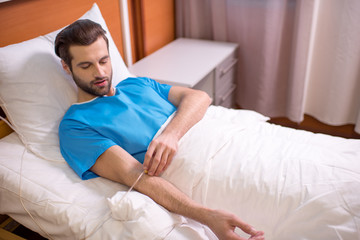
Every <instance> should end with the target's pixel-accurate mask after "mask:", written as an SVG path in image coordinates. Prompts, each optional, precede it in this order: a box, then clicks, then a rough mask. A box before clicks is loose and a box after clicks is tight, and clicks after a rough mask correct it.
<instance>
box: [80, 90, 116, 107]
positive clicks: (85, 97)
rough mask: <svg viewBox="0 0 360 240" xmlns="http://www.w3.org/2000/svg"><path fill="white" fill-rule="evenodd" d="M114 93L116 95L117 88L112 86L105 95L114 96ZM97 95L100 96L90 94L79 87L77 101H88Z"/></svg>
mask: <svg viewBox="0 0 360 240" xmlns="http://www.w3.org/2000/svg"><path fill="white" fill-rule="evenodd" d="M114 95H115V88H114V87H111V88H110V91H109V93H108V94H106V95H104V96H114ZM96 97H98V96H95V95H92V94H89V93H87V92H85V91H83V90H82V89H80V88H78V94H77V102H78V103H82V102H88V101H91V100H93V99H94V98H96Z"/></svg>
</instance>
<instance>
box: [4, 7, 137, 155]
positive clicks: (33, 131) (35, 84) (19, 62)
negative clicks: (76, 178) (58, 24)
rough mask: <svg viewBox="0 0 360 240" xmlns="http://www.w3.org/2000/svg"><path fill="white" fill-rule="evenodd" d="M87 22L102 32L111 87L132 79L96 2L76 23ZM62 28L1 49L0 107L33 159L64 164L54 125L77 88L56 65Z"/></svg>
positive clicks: (56, 124) (60, 117)
mask: <svg viewBox="0 0 360 240" xmlns="http://www.w3.org/2000/svg"><path fill="white" fill-rule="evenodd" d="M86 18H87V19H91V20H93V21H95V22H97V23H99V24H101V25H102V27H103V28H104V29H105V30H106V32H107V37H108V39H109V50H110V56H111V60H112V66H113V84H114V85H116V84H117V83H118V82H120V81H121V80H123V79H125V78H127V77H129V76H131V74H130V73H129V71H128V69H127V67H126V66H125V64H124V62H123V60H122V58H121V56H120V54H119V52H118V50H117V48H116V45H115V43H114V41H113V39H112V37H111V35H110V33H109V30H108V28H107V26H106V23H105V21H104V19H103V17H102V15H101V12H100V10H99V8H98V6H97V5H96V4H94V5H93V7H92V8H91V9H90V10H89V11H88V12H86V13H85V14H84V15H83V16H82V17H81V19H86ZM60 30H61V29H59V30H57V31H54V32H52V33H49V34H47V35H45V36H40V37H37V38H35V39H32V40H28V41H25V42H21V43H18V44H13V45H9V46H6V47H3V48H0V106H1V107H2V108H3V110H4V111H5V113H6V115H7V117H8V118H9V120H10V121H11V122H12V124H13V125H14V127H15V129H16V131H17V132H18V133H19V135H20V138H21V140H22V141H23V143H24V144H25V145H27V146H28V148H29V149H30V150H31V151H32V152H33V153H34V154H36V155H38V156H40V157H42V158H44V159H49V160H60V161H64V160H63V158H62V156H61V153H60V150H59V141H58V126H59V123H60V121H61V119H62V117H63V115H64V114H65V112H66V110H67V109H68V108H69V106H70V105H71V104H72V103H74V102H75V101H76V86H75V84H74V83H73V80H72V79H71V77H70V76H69V75H67V74H66V73H65V72H64V70H63V69H62V67H61V63H60V59H59V58H58V57H57V56H56V55H55V52H54V40H55V37H56V35H57V33H58V32H59V31H60Z"/></svg>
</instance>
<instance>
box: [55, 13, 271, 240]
mask: <svg viewBox="0 0 360 240" xmlns="http://www.w3.org/2000/svg"><path fill="white" fill-rule="evenodd" d="M55 51H56V54H57V55H58V56H59V57H60V58H61V59H62V60H61V63H62V66H63V68H64V69H65V71H66V72H67V73H68V74H70V75H72V77H73V79H74V81H75V83H76V85H77V86H78V103H76V104H74V105H72V106H71V107H70V108H69V110H68V111H67V113H66V114H65V116H64V118H63V120H62V122H61V124H60V127H59V138H60V147H61V152H62V154H63V156H64V158H65V159H66V161H67V162H68V163H69V165H70V166H71V167H72V168H73V169H74V170H75V172H76V173H77V174H78V175H79V176H80V177H81V178H82V179H90V178H94V177H97V176H102V177H105V178H108V179H111V180H113V181H116V182H119V183H122V184H125V185H128V186H131V185H132V184H133V183H134V182H135V181H136V179H137V178H138V176H139V175H140V174H141V173H142V172H143V171H144V170H146V171H147V172H148V174H147V175H146V174H145V175H144V176H143V177H142V178H141V179H140V181H139V182H138V183H137V185H136V186H135V189H136V190H138V191H139V192H141V193H143V194H146V195H148V196H149V197H151V198H152V199H153V200H154V201H155V202H157V203H158V204H160V205H162V206H164V207H165V208H166V209H168V210H169V211H172V212H174V213H177V214H181V215H183V216H186V217H189V218H192V219H194V220H197V221H199V222H201V223H203V224H205V225H207V226H209V227H210V229H211V230H212V231H213V232H214V233H215V234H216V235H217V236H218V238H219V239H243V238H241V237H239V236H238V235H237V234H235V233H234V229H235V228H236V227H239V228H241V229H242V230H243V231H244V232H246V233H248V234H250V235H251V237H250V239H264V237H263V232H261V231H256V230H255V229H253V228H252V227H251V226H250V225H249V224H246V223H244V222H243V221H241V220H240V219H239V218H238V217H236V216H234V215H233V214H230V213H227V212H224V211H219V210H213V209H209V208H206V207H204V206H202V205H200V204H198V203H196V202H194V201H193V200H191V199H190V198H188V197H187V196H186V195H185V194H184V193H182V192H181V191H180V190H179V189H177V188H176V187H175V186H173V185H172V184H170V183H169V182H167V181H166V180H164V179H162V178H161V177H158V176H159V175H160V174H161V173H162V172H164V171H165V170H166V168H167V167H168V166H169V164H171V160H172V158H173V156H174V154H175V153H176V151H177V146H178V141H179V140H180V139H181V137H182V136H183V135H184V134H185V133H186V132H187V131H188V130H189V129H190V128H191V127H192V126H193V125H195V124H196V123H197V122H198V121H199V120H201V118H202V117H203V116H204V114H205V112H206V110H207V107H208V106H209V104H210V101H211V100H210V98H209V96H208V95H207V94H206V93H204V92H202V91H197V90H193V89H188V88H183V87H177V86H172V87H171V86H169V85H163V84H159V83H157V82H155V81H153V80H151V79H147V78H129V79H126V80H123V81H122V82H120V83H119V84H118V85H117V86H116V88H113V87H112V85H111V82H112V67H111V59H110V56H109V50H108V40H107V38H106V36H105V31H104V30H103V29H102V28H101V26H100V25H98V24H96V23H94V22H92V21H90V20H79V21H77V22H75V23H73V24H71V25H70V26H68V27H67V28H65V29H64V30H63V31H61V32H60V33H59V34H58V36H57V38H56V40H55ZM171 115H173V118H172V119H171V121H170V122H169V123H168V125H167V126H166V128H165V129H164V131H163V132H162V133H160V134H159V135H158V136H157V137H156V138H154V139H153V137H154V135H155V134H156V132H157V131H158V130H159V129H160V127H161V126H162V125H163V124H164V122H165V121H166V120H167V119H168V118H169V117H170V116H171ZM142 163H143V165H142Z"/></svg>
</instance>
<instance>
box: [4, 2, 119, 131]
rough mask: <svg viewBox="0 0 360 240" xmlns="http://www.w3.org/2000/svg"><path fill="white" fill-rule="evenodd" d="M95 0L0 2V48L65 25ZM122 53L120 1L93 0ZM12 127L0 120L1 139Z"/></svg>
mask: <svg viewBox="0 0 360 240" xmlns="http://www.w3.org/2000/svg"><path fill="white" fill-rule="evenodd" d="M95 2H96V1H95V0H61V1H57V0H12V1H9V2H4V3H0V47H4V46H7V45H9V44H14V43H19V42H22V41H25V40H29V39H32V38H35V37H38V36H40V35H44V34H47V33H50V32H52V31H54V30H57V29H59V28H61V27H64V26H66V25H68V24H70V23H72V22H73V21H75V20H76V19H78V18H80V17H81V16H82V15H83V14H84V13H85V12H87V11H88V10H90V8H91V7H92V5H93V4H94V3H95ZM96 3H97V4H98V6H99V8H100V11H101V13H102V15H103V17H104V19H105V21H106V25H107V26H108V28H109V31H110V32H111V36H112V38H113V40H114V42H115V44H116V46H117V48H118V50H119V52H120V54H121V55H123V47H122V36H121V22H120V5H119V0H98V1H97V2H96ZM11 132H12V130H11V128H9V127H8V126H7V125H6V124H5V123H4V122H3V121H0V138H2V137H4V136H6V135H8V134H9V133H11Z"/></svg>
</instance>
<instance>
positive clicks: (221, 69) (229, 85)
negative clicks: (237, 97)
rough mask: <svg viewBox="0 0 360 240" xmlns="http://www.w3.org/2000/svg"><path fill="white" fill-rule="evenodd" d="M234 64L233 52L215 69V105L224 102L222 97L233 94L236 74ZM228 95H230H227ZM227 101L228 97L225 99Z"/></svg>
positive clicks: (235, 61)
mask: <svg viewBox="0 0 360 240" xmlns="http://www.w3.org/2000/svg"><path fill="white" fill-rule="evenodd" d="M236 63H237V59H236V58H235V52H233V54H231V55H230V56H229V57H227V58H226V59H225V60H224V61H223V62H222V63H221V64H220V65H219V66H218V67H217V68H216V70H215V71H216V79H215V86H216V88H215V89H216V93H215V104H216V105H222V102H224V96H230V95H232V94H233V92H234V90H235V87H234V82H235V74H236ZM229 94H230V95H229ZM226 99H228V97H226ZM230 99H232V97H230Z"/></svg>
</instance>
